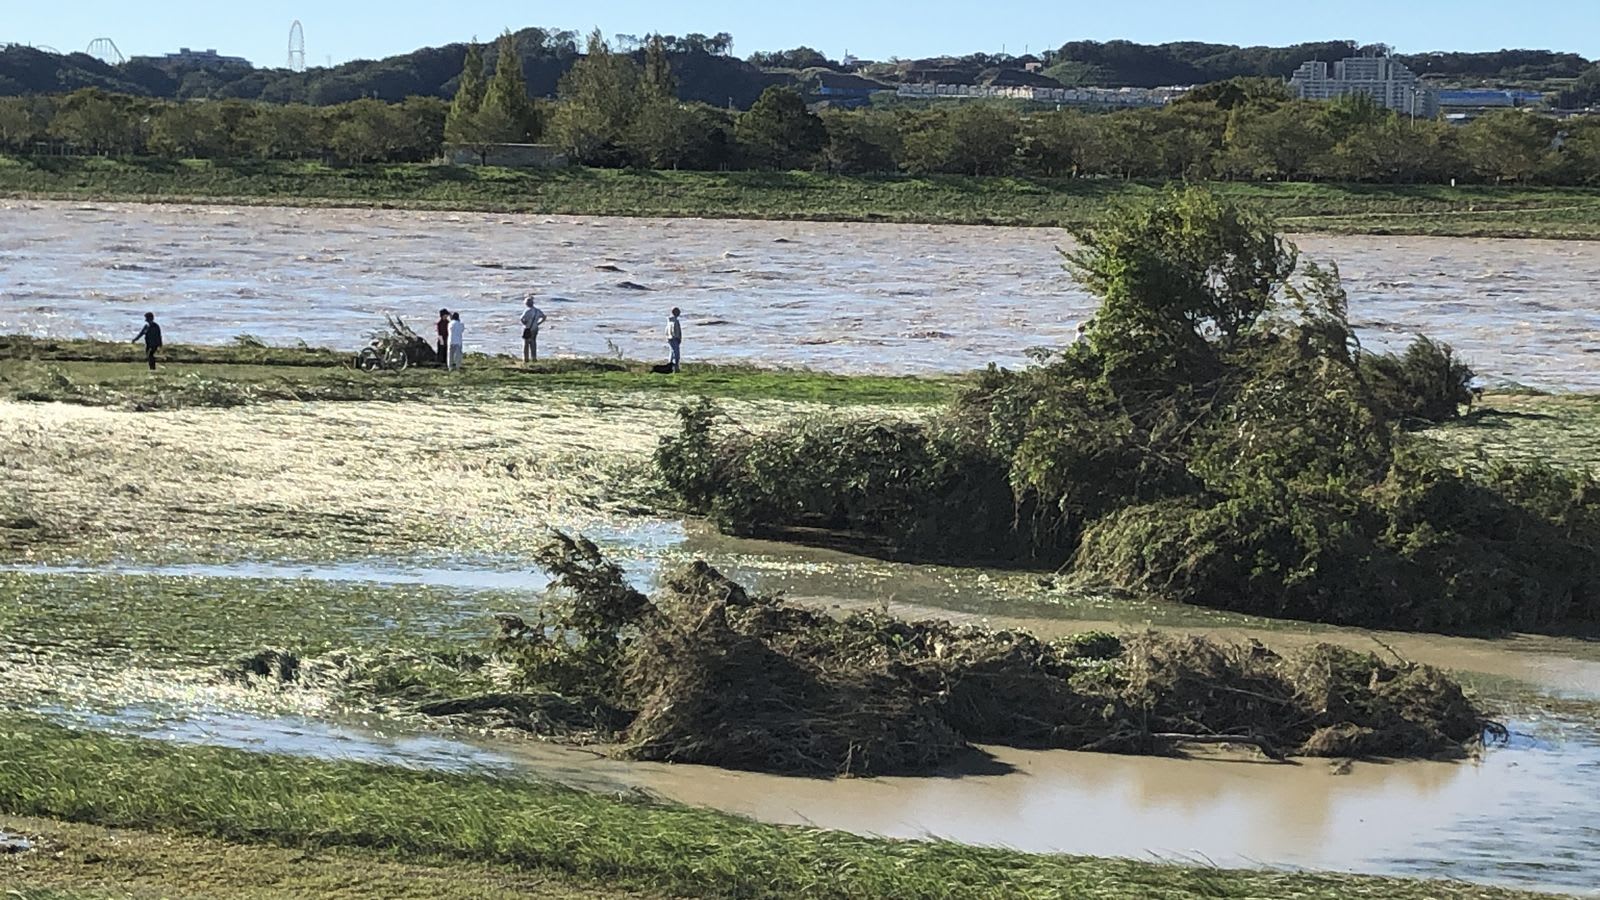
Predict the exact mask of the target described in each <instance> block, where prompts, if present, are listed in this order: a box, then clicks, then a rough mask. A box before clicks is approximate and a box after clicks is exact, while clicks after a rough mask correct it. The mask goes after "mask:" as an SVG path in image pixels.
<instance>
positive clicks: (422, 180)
mask: <svg viewBox="0 0 1600 900" xmlns="http://www.w3.org/2000/svg"><path fill="white" fill-rule="evenodd" d="M1212 188H1213V189H1214V190H1216V191H1217V192H1219V193H1220V194H1222V195H1224V196H1227V197H1230V198H1232V199H1236V200H1241V201H1247V202H1249V203H1252V204H1255V205H1257V206H1259V207H1260V208H1262V209H1263V210H1265V211H1266V212H1268V213H1269V214H1271V215H1272V216H1274V217H1275V218H1276V219H1277V221H1278V222H1279V225H1280V226H1281V227H1282V228H1283V229H1284V230H1287V231H1300V232H1326V233H1335V234H1411V235H1437V236H1448V237H1510V238H1560V239H1600V190H1595V189H1584V188H1537V187H1518V186H1470V187H1448V186H1443V185H1365V184H1360V185H1356V184H1352V185H1335V184H1301V183H1279V184H1270V183H1231V182H1230V183H1217V184H1214V185H1212ZM1160 189H1161V187H1160V185H1155V184H1146V183H1139V182H1124V181H1116V180H1104V179H1027V178H998V177H995V178H989V177H984V178H979V177H965V176H928V177H914V176H894V177H889V176H883V177H855V176H835V175H823V174H817V173H805V172H726V173H711V172H669V171H661V172H658V171H617V170H604V169H580V168H573V169H564V170H559V171H549V172H542V171H524V170H515V169H497V168H472V169H468V168H453V167H445V166H433V165H422V164H404V165H368V166H350V167H333V166H327V165H324V164H321V163H295V162H237V163H227V162H212V161H205V160H187V161H182V162H174V161H170V160H155V159H139V160H117V159H100V158H31V157H30V158H15V157H4V156H0V197H10V198H24V199H55V200H85V201H131V202H184V203H228V204H258V205H277V206H362V207H384V208H389V207H394V208H405V209H422V210H462V211H480V212H517V213H538V214H563V215H597V216H664V217H708V218H742V219H779V220H808V221H840V222H897V223H923V224H947V225H1018V226H1058V227H1064V226H1073V225H1079V224H1083V223H1085V222H1088V221H1090V220H1092V219H1093V218H1094V217H1095V216H1097V215H1098V214H1100V213H1101V212H1103V211H1104V209H1105V207H1106V205H1107V204H1108V203H1111V202H1114V201H1118V200H1124V199H1133V198H1138V197H1141V196H1147V195H1149V194H1151V193H1153V192H1156V191H1158V190H1160Z"/></svg>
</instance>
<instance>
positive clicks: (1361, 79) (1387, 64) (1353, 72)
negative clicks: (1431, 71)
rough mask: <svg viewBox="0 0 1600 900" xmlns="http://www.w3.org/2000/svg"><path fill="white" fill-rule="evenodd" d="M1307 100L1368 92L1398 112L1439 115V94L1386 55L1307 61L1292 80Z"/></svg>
mask: <svg viewBox="0 0 1600 900" xmlns="http://www.w3.org/2000/svg"><path fill="white" fill-rule="evenodd" d="M1289 86H1290V87H1292V88H1294V90H1295V93H1297V94H1299V95H1300V97H1301V98H1302V99H1305V100H1332V99H1334V98H1336V97H1348V96H1351V95H1355V94H1365V95H1366V96H1368V97H1371V98H1372V99H1374V100H1376V101H1378V103H1379V104H1380V105H1382V106H1386V107H1388V108H1389V109H1392V110H1394V111H1395V112H1398V113H1401V114H1403V115H1408V116H1416V117H1417V118H1419V119H1432V118H1434V117H1435V116H1437V115H1439V95H1438V94H1436V93H1435V92H1434V90H1433V89H1432V88H1430V87H1428V86H1427V85H1426V84H1424V83H1423V82H1422V80H1421V79H1419V78H1418V77H1417V73H1415V72H1413V71H1411V70H1410V69H1408V68H1406V67H1405V66H1404V65H1403V64H1401V63H1400V62H1399V61H1397V60H1395V59H1393V58H1391V57H1387V56H1371V57H1367V56H1362V57H1352V58H1350V59H1344V60H1340V61H1339V62H1336V63H1332V64H1331V65H1330V64H1329V63H1325V62H1308V63H1306V64H1305V65H1303V66H1301V67H1300V69H1299V70H1298V71H1296V72H1295V73H1294V77H1293V78H1291V79H1289Z"/></svg>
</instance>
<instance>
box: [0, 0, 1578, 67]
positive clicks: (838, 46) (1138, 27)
mask: <svg viewBox="0 0 1600 900" xmlns="http://www.w3.org/2000/svg"><path fill="white" fill-rule="evenodd" d="M0 5H3V6H5V7H7V8H6V9H5V10H4V13H3V15H0V42H5V41H14V42H19V43H29V44H43V45H48V46H52V47H55V48H57V49H60V50H64V51H70V50H82V49H84V48H85V47H87V46H88V44H89V42H90V41H91V40H93V39H95V38H97V37H102V36H103V37H109V38H111V39H112V40H114V41H116V43H117V45H118V47H119V48H120V49H121V50H122V52H123V53H125V54H127V55H129V56H132V55H135V54H148V53H163V52H167V51H170V50H175V49H177V48H178V47H179V46H187V47H193V48H206V47H214V48H216V49H217V50H218V51H220V52H222V53H225V54H228V55H234V56H244V57H248V58H249V59H251V60H252V61H254V62H256V63H257V64H260V65H282V64H283V62H284V57H285V54H286V48H287V44H288V34H289V24H290V22H291V21H293V20H294V19H296V18H298V19H300V20H301V21H302V22H303V23H304V26H305V34H306V58H307V61H308V62H309V63H310V64H312V65H320V64H323V63H325V62H326V61H327V59H328V58H329V57H331V58H332V60H333V61H334V62H342V61H344V60H348V59H356V58H363V57H367V58H371V57H379V56H387V55H390V54H394V53H404V52H407V51H410V50H414V49H416V48H417V47H422V46H429V45H436V44H444V43H449V42H451V41H455V40H464V39H466V38H470V37H472V36H474V35H476V36H478V37H484V38H487V37H492V36H493V35H495V34H498V33H499V32H500V31H501V30H503V29H505V28H508V27H510V28H520V27H525V26H528V25H543V26H547V27H560V28H570V29H573V30H577V31H587V30H589V29H590V28H593V27H596V26H598V27H599V28H600V29H601V30H602V31H603V32H604V33H605V34H606V35H608V36H610V35H612V34H616V33H619V32H621V33H630V34H636V33H643V32H649V31H661V32H664V33H668V34H686V33H690V32H696V31H698V32H703V33H706V34H714V33H716V32H719V31H726V32H729V33H731V34H732V35H733V37H734V53H735V54H737V55H739V56H746V55H748V54H750V53H751V52H752V51H755V50H778V49H786V48H789V47H793V46H797V45H801V44H805V45H808V46H812V47H816V48H817V49H819V50H822V51H824V52H825V53H827V54H828V55H830V56H834V57H838V56H842V55H843V54H844V52H845V51H846V50H849V51H850V52H851V53H854V54H856V55H858V56H862V57H869V58H874V59H886V58H888V57H890V56H903V57H917V56H931V55H937V54H940V53H965V52H971V51H976V50H985V51H991V52H998V51H999V50H1000V49H1001V48H1002V47H1004V48H1005V49H1006V50H1007V51H1009V52H1011V53H1016V54H1020V53H1021V52H1022V51H1023V49H1024V48H1025V47H1031V48H1032V49H1034V50H1038V49H1041V48H1045V47H1056V46H1060V45H1061V44H1062V43H1063V42H1065V41H1068V40H1080V39H1087V40H1110V39H1114V38H1127V39H1129V40H1136V41H1141V42H1147V43H1156V42H1161V41H1171V40H1202V41H1215V42H1219V43H1235V44H1283V43H1293V42H1298V41H1307V40H1325V39H1344V38H1350V39H1353V40H1358V41H1362V42H1365V43H1388V44H1392V45H1394V46H1395V47H1396V48H1398V49H1399V50H1400V51H1401V52H1418V51H1424V50H1437V49H1449V50H1496V49H1501V48H1503V47H1536V48H1541V49H1556V50H1568V51H1573V52H1577V53H1582V54H1584V55H1585V56H1587V57H1589V58H1591V59H1592V58H1595V57H1597V56H1600V3H1594V2H1592V0H1578V2H1573V3H1567V4H1561V5H1560V6H1559V7H1557V6H1551V5H1540V4H1534V5H1529V6H1520V5H1517V4H1510V3H1506V2H1504V0H1497V2H1495V0H1409V2H1408V0H1338V2H1335V3H1310V4H1291V3H1287V2H1283V0H1275V2H1267V0H1210V2H1199V0H1124V2H1089V3H1084V2H1065V3H1064V2H1059V0H1058V2H1055V3H1039V2H1027V0H987V2H981V3H972V2H970V0H969V2H955V0H922V2H897V3H866V2H859V0H858V2H841V0H807V2H795V3H766V2H760V0H746V2H743V3H736V4H733V3H710V2H704V0H679V2H672V0H654V2H642V0H588V2H585V3H581V4H534V3H527V2H517V0H467V2H461V3H447V2H440V0H391V2H385V3H378V2H370V0H369V2H338V0H319V2H314V3H307V2H301V3H292V4H281V3H271V2H257V3H250V2H245V3H231V2H228V0H163V2H159V3H139V2H137V0H120V2H118V0H55V2H45V3H39V2H26V0H0ZM1561 7H1564V8H1561Z"/></svg>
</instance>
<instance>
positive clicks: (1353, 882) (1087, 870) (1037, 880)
mask: <svg viewBox="0 0 1600 900" xmlns="http://www.w3.org/2000/svg"><path fill="white" fill-rule="evenodd" d="M0 733H4V735H5V738H6V753H5V756H4V758H3V759H0V813H5V814H8V815H12V816H31V817H40V818H50V819H57V820H61V821H66V822H78V823H90V824H96V825H102V826H106V827H111V828H119V829H120V828H132V829H142V830H158V831H169V832H174V833H178V834H183V835H188V836H192V837H198V838H204V839H212V840H221V841H228V842H236V843H240V844H254V845H275V846H279V847H287V848H296V849H301V850H304V851H307V852H320V851H325V850H330V849H339V850H360V851H363V852H370V853H375V854H382V855H384V856H386V857H388V858H391V859H394V858H402V859H407V860H410V859H424V860H428V861H429V862H430V863H431V862H433V861H436V860H444V859H450V860H459V861H461V862H464V863H469V864H474V865H498V866H507V867H514V868H515V869H518V870H521V871H525V872H531V873H536V874H539V875H544V876H548V877H551V878H557V879H563V880H568V879H570V880H572V881H574V882H575V883H576V884H577V885H579V886H594V885H600V884H603V885H605V886H607V887H618V888H623V889H627V890H645V891H656V892H661V893H667V894H676V895H682V896H695V897H728V898H735V897H737V898H768V897H771V898H789V897H817V898H835V897H838V898H876V897H884V898H888V897H894V898H924V897H925V898H940V900H965V898H974V900H976V898H995V897H1028V898H1035V900H1043V898H1180V897H1183V898H1188V897H1195V896H1207V897H1223V898H1229V897H1237V898H1247V897H1248V898H1258V897H1259V898H1265V897H1274V898H1279V897H1298V898H1336V897H1337V898H1348V897H1384V898H1396V900H1406V898H1417V900H1421V898H1436V900H1445V898H1450V900H1458V898H1459V900H1468V898H1473V900H1489V898H1508V900H1509V898H1516V897H1529V896H1531V895H1528V894H1522V893H1518V892H1512V891H1505V890H1498V889H1492V888H1480V887H1472V886H1466V885H1459V884H1452V883H1439V882H1420V881H1418V882H1413V881H1403V880H1393V879H1380V878H1364V877H1355V876H1347V875H1311V874H1301V873H1285V872H1248V871H1223V870H1217V869H1204V868H1195V867H1180V866H1168V865H1160V864H1152V863H1144V862H1133V861H1128V860H1112V859H1093V858H1083V857H1069V856H1035V855H1028V854H1023V853H1017V852H1014V851H1009V850H1001V849H987V848H976V847H964V846H959V845H955V844H949V843H943V842H933V841H928V842H902V841H887V840H874V839H869V838H861V837H855V836H851V835H847V834H842V833H837V832H825V831H818V830H815V829H807V828H783V827H776V826H769V825H760V824H756V823H754V822H750V821H746V820H742V819H737V818H733V817H731V816H727V815H724V814H721V813H715V812H710V811H705V810H698V809H690V808H684V807H677V806H669V805H661V804H654V803H649V802H644V801H641V800H636V799H622V798H614V797H604V796H598V795H594V794H586V793H581V792H577V791H573V790H569V789H564V788H559V787H554V786H550V785H547V784H542V783H538V782H534V781H529V780H524V779H514V778H493V777H488V776H477V775H445V774H438V773H427V772H414V771H407V770H399V769H392V768H381V767H375V766H368V765H359V764H353V763H338V762H316V761H305V760H291V759H287V758H284V757H278V756H270V755H255V754H250V753H245V752H240V751H234V750H224V749H217V748H206V747H180V746H174V745H167V744H159V743H153V742H149V741H142V740H137V739H129V738H119V737H108V736H104V735H93V734H82V733H76V732H72V731H69V730H66V729H64V728H61V727H59V726H56V725H51V724H48V723H45V722H43V721H40V720H38V719H36V718H33V717H30V716H25V715H18V714H11V713H0ZM464 871H465V872H470V871H472V870H470V869H466V870H464Z"/></svg>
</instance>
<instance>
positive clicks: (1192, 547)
mask: <svg viewBox="0 0 1600 900" xmlns="http://www.w3.org/2000/svg"><path fill="white" fill-rule="evenodd" d="M1077 237H1078V239H1079V241H1080V243H1081V245H1082V249H1081V250H1079V251H1078V252H1076V253H1074V254H1072V255H1071V256H1070V257H1069V264H1070V267H1071V268H1072V269H1073V271H1074V272H1075V274H1076V275H1077V277H1078V279H1079V281H1080V282H1082V283H1083V284H1084V285H1085V286H1086V287H1087V288H1089V289H1090V290H1091V291H1093V292H1094V293H1095V294H1096V295H1098V296H1099V297H1100V299H1101V301H1102V303H1101V308H1100V310H1099V313H1098V315H1097V316H1096V318H1095V319H1094V320H1093V321H1092V322H1091V323H1090V324H1089V325H1088V326H1087V327H1086V328H1085V330H1084V334H1083V338H1082V339H1081V340H1080V341H1079V342H1078V343H1076V344H1074V345H1073V346H1071V347H1068V348H1064V349H1059V350H1041V351H1037V352H1035V353H1034V354H1033V356H1034V359H1035V361H1036V363H1037V364H1036V365H1034V366H1031V367H1029V368H1027V369H1025V370H1023V371H1015V372H1013V371H1006V370H1001V369H994V368H991V369H990V370H989V371H988V372H987V373H985V374H984V375H983V376H982V377H981V378H980V379H979V380H978V382H977V383H976V384H975V385H973V386H972V387H971V388H970V389H969V390H968V391H967V392H966V393H965V394H964V395H963V396H961V397H960V398H958V399H957V400H956V401H955V402H954V403H952V404H951V405H950V406H949V407H948V408H947V409H945V410H944V411H943V412H942V413H940V414H938V415H936V416H934V417H932V418H931V419H929V420H927V421H924V422H919V423H910V422H901V421H892V420H885V419H879V420H863V419H859V418H858V419H849V420H841V419H833V420H816V419H813V420H809V421H806V422H802V423H796V424H789V425H784V426H780V427H778V428H774V429H768V430H765V431H762V430H756V429H747V428H745V427H742V426H741V425H740V423H738V422H737V421H736V420H735V419H734V418H733V417H731V416H727V415H724V414H723V413H722V411H721V410H719V409H717V408H716V407H715V406H712V405H710V404H706V403H702V404H699V405H694V406H689V407H686V408H684V409H683V410H682V411H681V420H682V421H681V428H680V431H679V433H678V434H677V435H674V436H671V437H669V438H667V439H665V440H663V441H662V443H661V444H660V446H659V448H658V450H657V453H656V456H655V463H656V468H657V471H658V474H659V475H660V476H661V477H662V479H663V480H664V482H665V483H666V484H667V486H668V487H669V488H670V489H671V490H672V491H673V492H674V493H675V494H676V495H677V497H678V498H679V499H680V500H681V502H682V504H683V506H684V507H685V508H687V509H688V510H689V511H691V512H693V513H696V514H701V515H705V516H708V517H709V518H711V519H712V520H713V521H714V522H715V523H717V524H718V525H719V527H721V528H723V529H724V530H727V531H729V532H732V533H736V534H754V535H765V536H777V537H788V538H798V539H801V540H813V541H815V540H826V541H833V542H839V543H844V544H847V545H849V546H851V547H852V548H854V549H857V550H864V551H867V552H877V553H883V554H886V555H893V556H898V557H906V558H914V559H924V560H930V561H934V560H938V561H944V560H948V559H950V558H952V557H956V558H964V559H969V560H974V561H984V560H994V559H1011V560H1018V561H1026V562H1029V563H1031V564H1034V565H1040V564H1045V565H1052V566H1057V565H1059V566H1062V567H1063V568H1066V569H1068V570H1070V571H1071V573H1072V574H1074V575H1075V576H1076V577H1077V579H1078V580H1079V581H1084V582H1094V583H1100V584H1106V583H1109V584H1111V585H1114V586H1116V587H1119V588H1124V589H1132V590H1138V591H1142V592H1146V593H1150V594H1155V595H1158V596H1161V597H1164V598H1167V599H1171V600H1177V601H1181V602H1185V603H1193V604H1199V605H1204V606H1211V607H1218V608H1223V609H1230V610H1234V611H1238V612H1245V613H1252V614H1259V615H1268V616H1275V617H1283V618H1293V619H1304V620H1313V621H1322V622H1331V623H1337V624H1350V625H1366V626H1374V627H1385V628H1398V629H1417V630H1440V631H1463V632H1474V631H1493V630H1506V629H1518V630H1540V629H1552V630H1559V629H1563V628H1567V627H1570V626H1572V625H1581V624H1590V623H1594V622H1596V621H1600V552H1597V548H1600V481H1597V480H1596V478H1595V477H1594V475H1593V474H1592V473H1589V472H1585V471H1580V470H1556V469H1554V468H1552V467H1550V466H1548V465H1545V464H1543V463H1537V462H1536V463H1527V462H1517V461H1512V460H1499V459H1488V460H1484V461H1482V463H1481V464H1478V465H1473V466H1470V467H1469V466H1464V465H1460V464H1457V463H1452V462H1448V461H1446V460H1445V459H1444V458H1443V457H1442V456H1441V455H1440V454H1439V453H1438V452H1437V450H1436V448H1435V447H1434V445H1433V444H1432V443H1431V442H1430V441H1428V440H1427V439H1425V438H1423V437H1420V436H1417V435H1415V434H1413V433H1412V429H1413V428H1414V427H1415V426H1417V425H1426V424H1429V423H1436V422H1438V421H1442V420H1447V419H1451V418H1454V417H1456V416H1458V415H1459V414H1460V413H1461V410H1462V409H1463V408H1467V407H1470V406H1471V405H1472V403H1473V402H1474V401H1475V396H1474V394H1473V391H1472V389H1471V382H1472V378H1473V375H1472V372H1471V370H1470V369H1468V368H1467V366H1466V365H1464V364H1463V363H1462V362H1461V360H1459V359H1458V358H1457V357H1456V356H1455V354H1454V353H1453V351H1452V350H1451V348H1449V347H1448V346H1445V345H1442V344H1437V343H1434V342H1432V341H1429V340H1427V339H1426V338H1418V340H1417V341H1416V342H1415V343H1414V344H1413V345H1412V346H1411V347H1410V349H1408V350H1407V351H1406V352H1405V353H1404V354H1402V355H1399V356H1387V355H1374V354H1370V353H1366V352H1363V351H1362V350H1361V348H1360V346H1359V343H1358V342H1357V341H1356V338H1355V335H1354V332H1353V331H1352V329H1351V327H1350V325H1349V322H1348V319H1347V315H1346V297H1345V293H1344V290H1343V288H1342V287H1341V285H1340V282H1339V278H1338V273H1337V271H1336V270H1333V269H1325V268H1320V267H1318V266H1316V265H1314V264H1309V263H1307V264H1302V263H1301V261H1300V259H1299V256H1298V252H1297V251H1296V250H1295V248H1294V247H1293V246H1292V245H1291V244H1289V243H1288V242H1286V241H1284V240H1283V239H1282V238H1281V237H1280V236H1278V235H1277V234H1275V233H1274V232H1273V230H1272V228H1271V227H1270V226H1268V225H1267V224H1265V221H1264V220H1263V219H1261V218H1259V217H1257V216H1256V215H1254V214H1253V213H1251V212H1249V211H1248V210H1244V209H1240V208H1238V207H1235V206H1232V205H1229V204H1228V203H1225V202H1222V201H1220V200H1218V199H1217V198H1216V197H1214V196H1212V195H1210V194H1207V193H1206V192H1204V191H1202V190H1198V189H1195V190H1188V191H1181V192H1179V191H1175V192H1171V193H1169V194H1167V195H1165V196H1164V197H1162V198H1161V199H1159V200H1157V201H1154V202H1152V203H1150V204H1146V205H1141V206H1136V207H1132V208H1129V209H1127V210H1123V211H1120V212H1119V213H1118V214H1117V215H1116V216H1114V217H1112V218H1109V219H1107V220H1105V221H1104V222H1102V223H1100V224H1098V225H1096V226H1094V227H1091V228H1087V229H1083V230H1080V231H1079V232H1078V234H1077Z"/></svg>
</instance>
